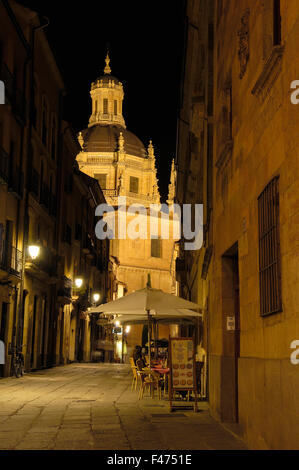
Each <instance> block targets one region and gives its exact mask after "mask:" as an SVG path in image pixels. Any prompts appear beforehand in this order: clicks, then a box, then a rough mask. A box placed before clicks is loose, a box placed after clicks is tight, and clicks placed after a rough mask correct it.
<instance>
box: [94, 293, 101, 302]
mask: <svg viewBox="0 0 299 470" xmlns="http://www.w3.org/2000/svg"><path fill="white" fill-rule="evenodd" d="M100 298H101V296H100V294H98V293H96V294H93V300H94V302H95V303H96V304H97V303H98V302H99V300H100Z"/></svg>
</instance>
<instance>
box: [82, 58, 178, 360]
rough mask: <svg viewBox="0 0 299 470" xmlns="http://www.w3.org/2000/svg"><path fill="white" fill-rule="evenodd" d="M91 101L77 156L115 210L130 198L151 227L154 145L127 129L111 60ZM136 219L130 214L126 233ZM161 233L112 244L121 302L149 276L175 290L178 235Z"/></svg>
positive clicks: (136, 335)
mask: <svg viewBox="0 0 299 470" xmlns="http://www.w3.org/2000/svg"><path fill="white" fill-rule="evenodd" d="M91 99H92V113H91V117H90V120H89V126H88V128H87V129H85V130H84V131H82V132H81V133H80V134H79V137H78V139H79V142H80V145H81V148H82V150H81V152H80V153H79V154H78V156H77V162H78V164H79V168H80V170H81V171H82V172H84V173H86V174H87V175H89V176H90V177H93V178H95V179H97V180H98V181H99V184H100V186H101V188H102V190H103V193H104V195H105V198H106V201H107V204H109V205H110V206H111V207H116V206H118V198H125V202H124V203H123V204H124V207H125V208H128V207H129V206H131V205H132V204H135V205H136V204H137V205H142V206H143V207H144V208H145V209H146V210H147V214H146V215H145V217H144V220H145V221H144V223H145V225H146V227H148V221H149V217H148V216H149V215H150V213H149V208H150V205H153V204H154V205H158V206H159V205H160V194H159V189H158V181H157V170H156V159H155V152H154V147H153V144H152V142H150V143H149V145H148V148H147V149H145V147H144V145H143V143H142V142H141V141H140V139H139V138H138V137H136V136H135V135H134V134H133V133H132V132H130V131H129V130H128V129H127V128H126V124H125V120H124V117H123V113H122V111H123V99H124V89H123V85H122V83H121V82H120V81H119V80H118V79H117V78H115V77H114V76H113V75H112V74H111V67H110V58H109V55H107V58H106V67H105V70H104V74H103V75H102V76H101V77H100V78H99V79H98V80H96V81H95V82H94V83H92V86H91ZM116 214H118V212H117V211H116ZM146 218H147V219H148V221H146ZM133 219H134V217H133V216H130V215H128V217H127V221H126V222H125V225H126V230H128V228H129V226H130V222H132V220H133ZM142 224H143V223H142ZM159 230H160V229H159ZM160 233H161V232H160V231H159V233H158V235H159V236H158V238H157V239H156V240H151V239H150V236H149V227H148V230H147V234H146V237H145V238H146V239H136V240H135V239H132V238H131V239H129V238H128V237H126V235H125V236H124V237H123V238H122V237H115V239H113V240H111V241H110V256H111V260H112V263H113V272H114V276H115V283H114V298H115V299H116V298H118V297H121V296H123V295H124V294H125V293H131V292H133V291H135V290H138V289H142V288H144V287H145V286H146V284H147V279H148V274H150V275H151V283H152V287H154V288H161V289H162V290H164V291H165V292H173V291H174V290H175V280H174V275H173V274H174V270H173V266H174V264H173V250H174V241H173V238H172V236H171V239H168V240H166V239H162V237H161V236H160ZM141 330H142V327H140V326H136V327H134V328H132V330H131V333H130V335H129V336H128V347H129V349H130V348H132V347H133V346H134V345H136V344H140V342H141V336H142V335H141ZM161 335H162V336H163V335H164V336H166V337H168V329H167V328H166V329H165V328H163V327H161ZM128 353H129V354H130V352H128Z"/></svg>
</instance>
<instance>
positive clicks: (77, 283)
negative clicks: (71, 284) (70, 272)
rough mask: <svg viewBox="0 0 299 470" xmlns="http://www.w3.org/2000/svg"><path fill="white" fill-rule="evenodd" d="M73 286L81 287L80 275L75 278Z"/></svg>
mask: <svg viewBox="0 0 299 470" xmlns="http://www.w3.org/2000/svg"><path fill="white" fill-rule="evenodd" d="M75 286H76V287H77V289H81V287H82V286H83V279H82V278H81V277H77V278H76V279H75Z"/></svg>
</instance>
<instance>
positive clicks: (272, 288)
mask: <svg viewBox="0 0 299 470" xmlns="http://www.w3.org/2000/svg"><path fill="white" fill-rule="evenodd" d="M258 218H259V280H260V310H261V316H267V315H272V314H274V313H279V312H281V311H282V299H281V263H280V239H279V177H276V178H274V179H273V180H272V181H271V182H270V183H269V184H268V186H267V187H266V188H265V189H264V191H263V192H262V194H261V195H260V197H259V198H258Z"/></svg>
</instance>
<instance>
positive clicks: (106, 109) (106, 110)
mask: <svg viewBox="0 0 299 470" xmlns="http://www.w3.org/2000/svg"><path fill="white" fill-rule="evenodd" d="M103 108H104V111H103V113H104V114H108V99H107V98H104V102H103Z"/></svg>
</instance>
